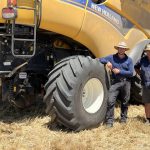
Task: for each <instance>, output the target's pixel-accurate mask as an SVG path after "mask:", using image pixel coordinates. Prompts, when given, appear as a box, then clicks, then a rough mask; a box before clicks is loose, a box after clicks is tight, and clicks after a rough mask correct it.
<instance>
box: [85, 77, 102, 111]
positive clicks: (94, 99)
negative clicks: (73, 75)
mask: <svg viewBox="0 0 150 150" xmlns="http://www.w3.org/2000/svg"><path fill="white" fill-rule="evenodd" d="M103 99H104V89H103V85H102V83H101V82H100V80H99V79H97V78H92V79H90V80H88V82H87V83H86V84H85V86H84V88H83V91H82V104H83V107H84V109H85V110H86V111H87V112H88V113H91V114H93V113H96V112H97V111H98V110H99V109H100V107H101V106H102V103H103Z"/></svg>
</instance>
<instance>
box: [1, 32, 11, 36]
mask: <svg viewBox="0 0 150 150" xmlns="http://www.w3.org/2000/svg"><path fill="white" fill-rule="evenodd" d="M0 36H12V35H11V34H1V33H0Z"/></svg>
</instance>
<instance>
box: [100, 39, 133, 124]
mask: <svg viewBox="0 0 150 150" xmlns="http://www.w3.org/2000/svg"><path fill="white" fill-rule="evenodd" d="M114 48H115V49H116V50H117V51H118V52H117V53H116V54H114V55H109V56H107V57H104V58H100V62H101V63H102V64H106V66H107V67H108V68H109V69H110V70H111V73H112V78H111V81H112V83H111V86H110V89H109V97H108V107H107V113H106V126H107V127H113V122H114V108H115V103H116V99H117V97H118V95H120V96H121V122H122V123H126V121H127V111H128V101H129V99H130V87H131V83H130V78H131V77H132V76H133V68H134V67H133V62H132V60H131V58H129V57H128V56H127V55H126V54H125V52H126V51H127V50H129V48H128V47H127V44H126V43H125V42H120V43H119V44H118V46H114Z"/></svg>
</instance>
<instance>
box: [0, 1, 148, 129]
mask: <svg viewBox="0 0 150 150" xmlns="http://www.w3.org/2000/svg"><path fill="white" fill-rule="evenodd" d="M0 9H1V10H0V77H1V96H2V100H3V101H4V100H6V99H9V101H10V103H11V104H13V105H15V106H17V107H20V108H24V107H27V106H29V105H30V104H31V103H33V101H34V99H35V97H36V96H37V95H39V94H40V95H42V96H43V99H44V102H45V103H46V112H47V113H48V114H51V115H52V116H55V121H56V122H59V123H61V124H63V125H64V126H66V127H68V128H70V129H73V130H77V131H79V130H82V129H88V128H92V127H94V126H97V125H99V124H100V123H101V122H103V120H104V117H105V113H106V101H107V90H108V87H109V78H108V77H107V72H106V71H105V68H104V66H103V65H102V64H100V63H99V61H98V60H97V59H95V58H98V57H102V56H106V55H108V54H111V53H114V52H115V50H114V45H116V44H117V43H118V42H120V41H125V42H126V43H127V44H128V46H129V47H130V48H131V50H130V51H129V55H130V57H132V59H133V61H134V63H135V62H136V61H137V59H139V58H140V57H141V54H142V52H143V48H144V47H145V45H146V44H147V43H149V42H150V40H149V37H150V22H149V20H150V15H149V13H150V2H149V1H148V0H136V1H135V0H0ZM134 82H136V81H134ZM133 86H135V85H134V84H133ZM135 88H137V87H135ZM135 88H132V89H135ZM137 94H138V93H136V95H135V94H134V95H133V97H134V98H137V97H138V95H137Z"/></svg>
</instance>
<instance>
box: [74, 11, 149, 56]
mask: <svg viewBox="0 0 150 150" xmlns="http://www.w3.org/2000/svg"><path fill="white" fill-rule="evenodd" d="M146 38H147V37H146V35H145V34H144V33H143V32H141V31H140V30H139V29H137V28H135V27H134V26H133V28H132V29H131V30H130V31H129V32H128V34H127V35H126V36H124V35H123V34H121V33H120V31H119V30H118V29H116V28H115V27H114V26H113V25H112V24H111V23H109V22H108V21H106V20H105V19H104V18H102V17H100V16H98V15H97V14H94V13H92V12H90V11H89V10H87V14H86V18H85V21H84V24H83V27H82V30H81V32H80V34H79V35H78V36H77V37H76V40H77V41H80V42H81V43H82V44H84V45H85V46H86V47H88V48H89V49H90V50H91V51H92V53H93V54H94V55H95V56H96V57H102V56H106V55H108V54H111V53H115V52H116V50H115V49H114V45H116V44H118V43H119V42H120V41H125V42H127V44H128V45H129V47H130V48H133V47H134V46H135V44H137V43H138V42H139V41H141V40H143V39H146Z"/></svg>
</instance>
